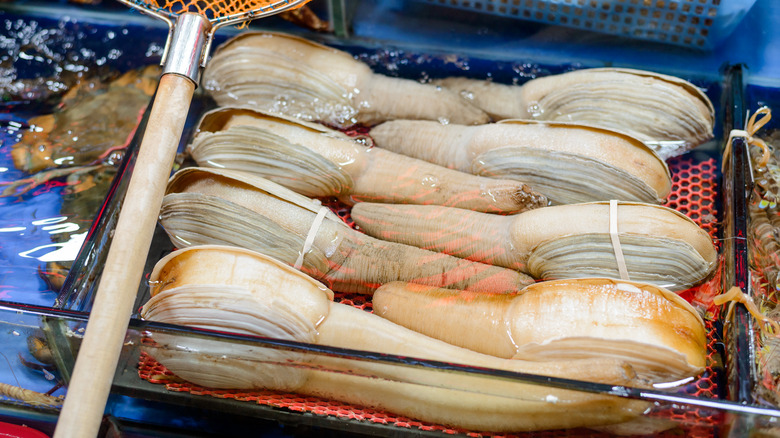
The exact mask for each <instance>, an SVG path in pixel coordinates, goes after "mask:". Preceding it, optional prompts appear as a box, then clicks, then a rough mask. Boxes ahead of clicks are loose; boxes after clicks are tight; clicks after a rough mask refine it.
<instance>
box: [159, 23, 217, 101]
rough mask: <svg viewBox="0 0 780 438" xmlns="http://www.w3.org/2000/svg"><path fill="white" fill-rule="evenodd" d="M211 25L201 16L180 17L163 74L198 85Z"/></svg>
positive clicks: (174, 27) (175, 25)
mask: <svg viewBox="0 0 780 438" xmlns="http://www.w3.org/2000/svg"><path fill="white" fill-rule="evenodd" d="M210 29H211V23H209V21H208V20H207V19H206V18H204V17H202V16H201V15H198V14H194V13H186V14H182V15H180V16H179V17H178V18H177V19H176V22H175V24H174V26H173V30H172V32H173V35H172V37H171V39H170V41H169V44H170V46H169V47H168V50H166V52H167V55H166V57H165V62H164V64H163V74H168V73H174V74H178V75H182V76H185V77H188V78H190V79H191V80H192V81H193V82H195V86H197V85H198V80H199V76H200V65H201V59H202V57H203V47H204V46H205V45H206V41H207V39H208V33H209V30H210Z"/></svg>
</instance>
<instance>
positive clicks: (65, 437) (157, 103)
mask: <svg viewBox="0 0 780 438" xmlns="http://www.w3.org/2000/svg"><path fill="white" fill-rule="evenodd" d="M194 90H195V84H193V83H192V81H190V80H189V79H187V78H184V77H181V76H177V75H172V74H169V75H164V76H163V77H162V78H161V79H160V84H159V87H158V89H157V95H156V97H155V100H154V103H153V104H152V111H151V114H150V117H149V122H148V124H147V128H146V131H145V133H144V136H143V140H142V142H141V146H140V148H139V151H138V157H137V161H136V164H135V168H134V170H133V174H132V177H131V179H130V184H129V186H128V189H127V194H126V195H125V199H124V202H123V204H122V209H121V213H120V215H119V221H118V222H117V226H116V230H115V232H114V237H113V240H112V243H111V248H110V250H109V253H108V258H107V259H106V264H105V267H104V269H103V274H102V277H101V279H100V284H99V286H98V290H97V294H96V296H95V302H94V305H93V307H92V311H91V314H90V317H89V321H88V323H87V328H86V332H85V334H84V340H83V342H82V344H81V347H80V350H79V354H78V358H77V359H76V365H75V368H74V370H73V375H72V378H71V381H70V384H69V388H68V392H67V395H66V397H65V403H64V405H63V408H62V412H61V413H60V417H59V420H58V422H57V427H56V429H55V433H54V436H55V437H60V438H74V437H95V436H97V434H98V431H99V428H100V423H101V419H102V417H103V411H104V410H105V405H106V401H107V400H108V395H109V392H110V390H111V383H112V381H113V378H114V373H115V370H116V366H117V362H118V361H119V354H120V352H121V349H122V345H123V344H124V340H125V333H126V332H127V327H128V324H129V321H130V317H131V315H132V312H133V309H132V307H133V303H134V302H135V298H136V294H137V292H138V285H139V284H140V281H141V276H142V274H143V269H144V265H145V262H146V258H147V254H148V252H149V247H150V245H151V241H152V236H153V234H154V229H155V226H156V223H157V216H158V214H159V211H160V205H161V204H162V198H163V195H164V194H165V186H166V184H167V181H168V177H169V176H170V173H171V168H172V166H173V160H174V158H175V156H176V151H177V148H178V145H179V141H180V138H181V134H182V131H183V129H184V123H185V121H186V118H187V112H188V110H189V106H190V103H191V101H192V95H193V93H194Z"/></svg>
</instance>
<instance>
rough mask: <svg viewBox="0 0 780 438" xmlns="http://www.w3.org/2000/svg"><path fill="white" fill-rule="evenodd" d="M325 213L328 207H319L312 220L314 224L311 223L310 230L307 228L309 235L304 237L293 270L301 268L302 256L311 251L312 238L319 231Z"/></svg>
mask: <svg viewBox="0 0 780 438" xmlns="http://www.w3.org/2000/svg"><path fill="white" fill-rule="evenodd" d="M327 212H328V207H325V206H322V207H320V210H319V211H318V212H317V217H315V218H314V222H312V223H311V228H309V234H307V235H306V240H304V241H303V248H302V249H301V252H300V254H298V259H297V260H296V261H295V264H294V265H293V267H294V268H295V269H301V266H303V256H304V255H305V254H306V253H307V252H309V250H310V249H311V245H312V244H313V243H314V238H315V237H317V231H319V230H320V225H322V221H323V219H325V214H326V213H327Z"/></svg>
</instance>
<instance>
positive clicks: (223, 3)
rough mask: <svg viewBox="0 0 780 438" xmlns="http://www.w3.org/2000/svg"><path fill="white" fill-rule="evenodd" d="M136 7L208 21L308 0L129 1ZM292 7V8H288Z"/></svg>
mask: <svg viewBox="0 0 780 438" xmlns="http://www.w3.org/2000/svg"><path fill="white" fill-rule="evenodd" d="M131 1H132V2H133V3H135V4H136V5H137V6H140V7H142V8H147V9H151V10H153V11H157V12H168V13H171V14H174V15H179V14H183V13H185V12H191V13H196V14H199V15H201V16H203V17H206V18H208V19H209V20H215V19H220V18H225V17H234V16H239V15H247V18H251V16H252V15H255V14H265V13H268V12H272V11H274V10H277V9H287V10H290V9H295V8H299V7H301V6H303V4H304V3H307V2H308V1H309V0H302V1H301V0H298V1H297V2H296V1H293V0H214V1H203V0H131ZM290 5H293V6H290Z"/></svg>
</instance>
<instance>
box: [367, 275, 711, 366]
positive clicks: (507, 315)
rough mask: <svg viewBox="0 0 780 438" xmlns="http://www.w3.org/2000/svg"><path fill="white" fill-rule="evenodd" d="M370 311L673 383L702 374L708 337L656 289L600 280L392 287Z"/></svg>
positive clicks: (672, 297)
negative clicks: (609, 362) (506, 286)
mask: <svg viewBox="0 0 780 438" xmlns="http://www.w3.org/2000/svg"><path fill="white" fill-rule="evenodd" d="M373 304H374V306H373V308H374V312H375V313H377V314H378V315H380V316H382V317H383V318H388V319H390V320H391V321H393V322H395V323H397V324H400V325H403V326H404V327H408V328H411V329H413V330H415V331H418V332H420V333H424V334H427V335H429V336H432V337H434V338H437V339H441V340H443V341H446V342H449V343H451V344H453V345H458V346H461V347H464V348H469V349H472V350H474V351H478V352H481V353H485V354H492V355H494V356H497V357H504V358H518V359H524V360H539V361H545V360H567V359H579V358H585V357H602V356H603V357H613V358H621V359H622V360H626V361H627V362H629V363H631V364H632V366H633V367H634V369H635V370H636V371H637V373H638V374H639V375H640V376H644V377H646V378H648V379H651V380H653V381H668V382H674V381H677V380H680V379H683V378H686V377H691V376H694V375H696V374H698V373H699V372H701V371H702V370H703V369H704V367H705V365H706V360H705V359H706V355H707V338H706V333H705V329H704V322H703V320H702V319H701V317H700V316H699V314H698V313H697V312H696V310H695V309H694V308H693V307H692V306H691V305H690V304H688V302H687V301H685V300H683V299H682V298H680V297H679V296H678V295H677V294H675V293H673V292H671V291H669V290H666V289H663V288H659V287H656V286H653V285H648V284H643V283H639V282H633V281H623V280H614V279H605V278H584V279H577V280H556V281H544V282H539V283H535V284H533V285H530V286H527V287H525V288H524V289H523V290H522V291H520V292H518V293H517V294H503V295H496V294H473V293H468V292H463V291H452V290H445V289H437V288H431V287H425V286H419V285H412V284H407V283H398V282H397V283H390V284H386V285H384V286H383V287H381V288H380V289H379V290H377V292H376V293H375V294H374V299H373Z"/></svg>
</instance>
